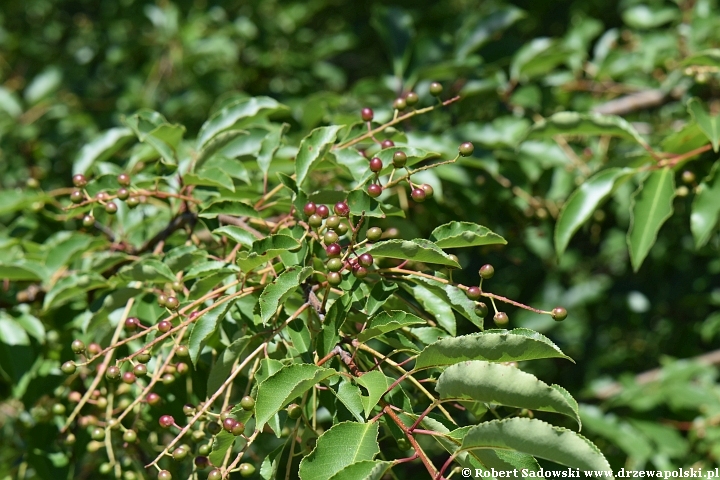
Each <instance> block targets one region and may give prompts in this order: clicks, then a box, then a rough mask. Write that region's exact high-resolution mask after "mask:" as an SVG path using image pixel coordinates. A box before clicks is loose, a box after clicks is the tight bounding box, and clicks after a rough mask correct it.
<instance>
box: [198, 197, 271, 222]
mask: <svg viewBox="0 0 720 480" xmlns="http://www.w3.org/2000/svg"><path fill="white" fill-rule="evenodd" d="M218 215H233V216H236V217H253V218H259V217H260V214H259V213H258V211H257V210H255V208H253V207H251V206H250V205H246V204H244V203H242V202H238V201H233V200H220V201H218V202H215V203H211V204H210V205H208V206H207V207H206V208H204V209H203V210H202V212H200V213H199V214H198V217H201V218H215V217H217V216H218Z"/></svg>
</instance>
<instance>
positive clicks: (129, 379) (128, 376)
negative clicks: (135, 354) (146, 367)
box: [122, 372, 135, 385]
mask: <svg viewBox="0 0 720 480" xmlns="http://www.w3.org/2000/svg"><path fill="white" fill-rule="evenodd" d="M122 381H123V382H124V383H127V384H128V385H132V384H133V383H135V374H134V373H133V372H125V373H123V374H122Z"/></svg>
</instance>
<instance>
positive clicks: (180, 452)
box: [172, 447, 188, 461]
mask: <svg viewBox="0 0 720 480" xmlns="http://www.w3.org/2000/svg"><path fill="white" fill-rule="evenodd" d="M187 454H188V451H187V450H186V449H185V448H183V447H178V448H176V449H175V450H173V453H172V456H173V458H174V459H175V460H178V461H180V460H183V459H184V458H185V457H187Z"/></svg>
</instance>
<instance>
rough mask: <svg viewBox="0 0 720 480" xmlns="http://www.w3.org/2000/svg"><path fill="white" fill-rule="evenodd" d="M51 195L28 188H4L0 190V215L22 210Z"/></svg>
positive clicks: (47, 198)
mask: <svg viewBox="0 0 720 480" xmlns="http://www.w3.org/2000/svg"><path fill="white" fill-rule="evenodd" d="M50 199H51V197H50V196H49V195H47V194H45V193H43V192H33V191H30V190H20V189H18V188H16V189H4V190H0V215H7V214H9V213H15V212H17V211H20V210H24V209H26V208H28V207H29V206H31V205H32V204H33V203H35V202H45V201H47V200H50Z"/></svg>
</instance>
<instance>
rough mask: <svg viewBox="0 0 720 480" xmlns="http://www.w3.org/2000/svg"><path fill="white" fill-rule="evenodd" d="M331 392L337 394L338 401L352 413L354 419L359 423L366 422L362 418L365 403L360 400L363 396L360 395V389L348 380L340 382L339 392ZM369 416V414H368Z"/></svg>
mask: <svg viewBox="0 0 720 480" xmlns="http://www.w3.org/2000/svg"><path fill="white" fill-rule="evenodd" d="M331 391H332V392H333V393H334V394H335V396H336V397H337V399H338V400H339V401H340V402H341V403H342V404H343V405H344V406H345V408H347V409H348V411H349V412H350V413H352V415H353V417H355V419H356V420H357V421H358V422H361V423H362V422H364V421H365V419H364V418H363V416H362V413H363V402H362V401H361V400H360V399H361V397H362V395H361V394H360V388H358V387H357V386H356V385H353V384H352V383H350V381H348V380H346V379H344V378H343V379H342V380H340V385H339V386H338V389H337V391H335V390H332V389H331ZM366 415H367V414H366Z"/></svg>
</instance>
